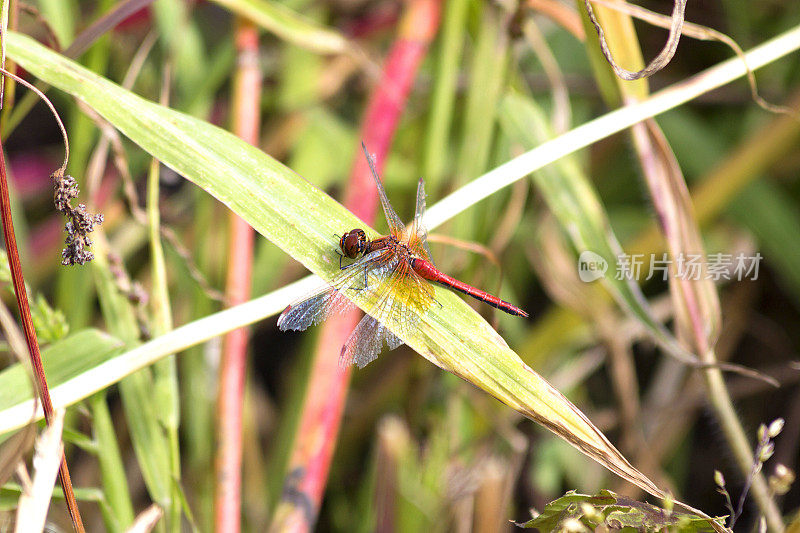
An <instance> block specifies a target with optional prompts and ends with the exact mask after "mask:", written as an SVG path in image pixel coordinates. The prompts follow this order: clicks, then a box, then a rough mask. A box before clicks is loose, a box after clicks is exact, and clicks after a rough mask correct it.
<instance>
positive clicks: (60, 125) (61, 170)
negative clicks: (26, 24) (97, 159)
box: [0, 67, 69, 176]
mask: <svg viewBox="0 0 800 533" xmlns="http://www.w3.org/2000/svg"><path fill="white" fill-rule="evenodd" d="M0 72H2V73H3V74H5V75H6V76H8V77H9V78H11V79H13V80H14V81H16V82H17V83H21V84H22V85H24V86H25V87H27V88H28V89H30V90H31V91H33V92H34V93H36V95H37V96H38V97H39V98H41V99H42V100H43V101H44V103H45V104H47V107H49V108H50V111H52V112H53V117H55V119H56V122H57V123H58V128H59V129H60V130H61V136H62V137H63V138H64V162H63V163H62V164H61V168H59V169H58V170H57V171H56V172H55V173H56V174H60V175H62V176H63V175H64V171H65V170H67V162H68V161H69V139H68V138H67V129H66V128H65V127H64V123H63V122H61V117H60V116H58V113H57V112H56V108H55V107H53V104H52V103H51V102H50V100H49V99H48V98H47V97H46V96H45V95H44V93H43V92H42V91H40V90H39V89H37V88H36V87H34V86H33V85H31V84H30V83H28V82H27V81H25V80H23V79H22V78H20V77H19V76H17V75H16V74H13V73H11V72H9V71H7V70H6V69H4V68H2V67H0Z"/></svg>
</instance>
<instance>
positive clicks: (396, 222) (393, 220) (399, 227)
mask: <svg viewBox="0 0 800 533" xmlns="http://www.w3.org/2000/svg"><path fill="white" fill-rule="evenodd" d="M361 148H363V150H364V155H365V156H366V157H367V164H368V165H369V170H370V172H372V178H373V179H374V180H375V187H377V188H378V198H380V199H381V205H382V206H383V213H384V214H385V215H386V223H387V224H388V225H389V231H390V232H391V234H392V235H394V236H395V237H398V238H399V237H400V236H401V235H403V232H404V231H405V226H404V225H403V221H402V220H400V217H398V216H397V213H395V212H394V209H392V205H391V204H390V203H389V199H388V198H387V197H386V190H385V189H384V188H383V184H382V183H381V178H380V177H379V176H378V171H377V170H375V157H373V155H372V154H370V153H369V152H367V147H366V145H365V144H364V142H363V141H362V142H361Z"/></svg>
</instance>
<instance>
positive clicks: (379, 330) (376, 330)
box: [339, 315, 403, 368]
mask: <svg viewBox="0 0 800 533" xmlns="http://www.w3.org/2000/svg"><path fill="white" fill-rule="evenodd" d="M384 342H386V344H387V345H388V346H389V349H390V350H394V349H395V348H397V347H398V346H401V345H402V344H403V341H402V340H400V338H399V337H398V336H397V335H395V334H394V333H392V332H391V331H390V330H389V328H387V327H386V326H384V325H383V324H381V323H380V322H378V321H377V320H376V319H375V318H373V317H371V316H370V315H364V318H362V319H361V321H360V322H359V323H358V326H356V329H354V330H353V332H352V333H351V334H350V336H349V337H348V338H347V341H346V342H345V343H344V346H342V352H341V355H340V356H339V366H341V367H343V368H344V367H348V366H350V365H351V364H355V365H358V368H364V367H365V366H367V365H368V364H369V363H371V362H372V361H374V360H375V359H377V357H378V355H379V354H380V353H381V350H382V349H383V343H384Z"/></svg>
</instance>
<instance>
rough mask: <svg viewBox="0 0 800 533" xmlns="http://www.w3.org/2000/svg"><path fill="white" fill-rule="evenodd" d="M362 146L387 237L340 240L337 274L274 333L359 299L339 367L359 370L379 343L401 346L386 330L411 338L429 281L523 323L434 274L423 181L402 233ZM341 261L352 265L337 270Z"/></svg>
mask: <svg viewBox="0 0 800 533" xmlns="http://www.w3.org/2000/svg"><path fill="white" fill-rule="evenodd" d="M361 146H362V148H363V149H364V155H366V157H367V162H368V163H369V168H370V170H371V171H372V177H373V178H374V179H375V186H376V187H377V188H378V196H379V197H380V200H381V205H383V211H384V213H385V214H386V221H387V222H388V224H389V235H387V236H385V237H379V238H377V239H369V238H368V237H367V234H366V233H365V232H364V230H363V229H360V228H356V229H353V230H350V231H348V232H347V233H345V234H344V235H342V237H341V239H340V240H339V249H340V251H339V252H337V253H338V254H339V268H340V270H341V273H340V274H339V275H338V276H336V278H334V279H333V281H331V282H330V284H329V285H328V286H326V287H323V288H321V289H318V290H317V291H315V292H313V293H311V294H309V295H307V296H306V297H304V298H303V299H301V300H299V301H298V302H296V303H294V304H292V305H290V306H289V307H287V308H286V309H285V310H284V311H283V313H281V316H280V317H279V318H278V327H279V328H280V329H281V330H283V331H286V330H304V329H306V328H307V327H308V326H310V325H311V324H318V323H320V322H322V321H323V320H325V319H326V318H327V317H328V316H330V315H332V314H335V313H343V312H346V311H349V310H350V309H352V308H353V305H354V304H353V303H352V302H351V300H350V298H358V300H359V302H362V303H364V304H365V307H366V309H365V311H366V315H365V316H364V318H362V319H361V322H359V323H358V326H356V328H355V329H354V330H353V332H352V333H351V334H350V337H348V339H347V341H346V342H345V343H344V346H342V351H341V355H340V364H341V365H342V366H348V365H350V364H351V363H355V364H357V365H358V366H359V368H362V367H364V366H365V365H366V364H367V363H370V362H371V361H373V360H374V359H375V358H376V357H378V354H379V353H380V352H381V350H382V348H383V343H384V341H385V342H386V344H387V345H388V346H389V349H390V350H393V349H395V348H397V347H398V346H400V345H402V344H403V341H402V340H400V338H399V337H397V336H396V335H395V334H394V333H392V332H391V331H389V329H388V328H387V327H386V325H385V324H386V323H389V324H394V325H396V327H399V328H400V334H403V333H404V332H411V331H412V329H413V328H414V327H415V326H416V324H417V322H418V321H419V317H420V316H421V315H422V314H424V313H425V311H426V310H427V309H428V308H429V307H430V306H431V305H432V304H433V303H434V302H435V301H436V299H435V297H434V290H433V286H432V285H431V284H430V283H429V281H433V282H436V283H439V284H441V285H444V286H445V287H448V288H450V289H454V290H457V291H460V292H463V293H464V294H468V295H470V296H472V297H473V298H476V299H478V300H480V301H482V302H486V303H487V304H489V305H491V306H493V307H496V308H497V309H500V310H501V311H505V312H506V313H508V314H511V315H516V316H521V317H527V316H528V313H526V312H525V311H523V310H522V309H520V308H519V307H517V306H515V305H512V304H510V303H508V302H506V301H503V300H501V299H500V298H498V297H497V296H493V295H491V294H489V293H488V292H485V291H482V290H480V289H476V288H475V287H472V286H471V285H467V284H466V283H464V282H463V281H459V280H457V279H455V278H453V277H451V276H448V275H447V274H445V273H444V272H442V271H440V270H439V269H438V268H436V266H435V265H434V264H433V261H432V260H431V258H430V251H429V249H428V243H427V236H428V234H427V230H426V229H425V226H423V223H422V218H423V216H424V215H425V188H424V184H423V180H422V178H420V180H419V183H418V185H417V207H416V213H415V215H414V221H413V222H412V223H411V224H410V226H409V227H408V228H406V227H405V226H404V225H403V223H402V221H401V220H400V217H398V216H397V213H395V212H394V210H393V209H392V206H391V205H390V204H389V200H388V198H387V197H386V191H385V190H384V189H383V185H382V184H381V180H380V178H379V177H378V173H377V171H376V170H375V159H374V158H373V156H372V155H370V154H369V152H367V148H366V146H364V143H362V144H361ZM345 258H346V259H352V260H354V261H353V262H352V263H349V264H346V265H342V260H343V259H345ZM347 295H350V298H348V296H347ZM437 303H438V302H437Z"/></svg>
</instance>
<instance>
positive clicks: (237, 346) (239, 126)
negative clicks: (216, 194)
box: [214, 20, 261, 533]
mask: <svg viewBox="0 0 800 533" xmlns="http://www.w3.org/2000/svg"><path fill="white" fill-rule="evenodd" d="M236 46H237V49H238V52H239V61H238V72H237V76H236V85H235V89H234V109H233V119H234V126H233V129H234V132H235V133H236V135H238V136H239V137H241V138H242V139H244V140H245V141H247V142H249V143H251V144H257V143H258V135H259V133H258V132H259V110H260V101H261V73H260V71H259V68H258V30H257V29H256V27H255V26H253V25H252V24H250V23H249V22H245V21H242V20H240V21H239V23H238V27H237V29H236ZM253 237H254V235H253V229H252V228H251V227H250V225H249V224H247V223H246V222H245V221H244V220H242V219H241V218H239V217H238V216H237V215H235V214H233V213H231V216H230V241H229V242H230V244H229V252H228V255H229V257H230V258H231V261H230V263H229V269H228V277H227V280H226V284H225V294H226V301H227V303H228V305H231V306H233V305H237V304H239V303H243V302H246V301H247V300H249V299H250V285H251V278H252V267H253ZM248 337H249V336H248V332H247V330H246V329H244V328H242V329H237V330H234V331H231V332H230V333H228V334H227V335H226V336H225V341H224V345H223V352H222V363H221V367H220V375H219V396H218V400H217V401H218V403H217V420H218V426H217V427H218V448H217V456H216V464H215V468H216V483H215V504H214V524H215V531H217V532H218V533H219V532H226V533H227V532H231V533H238V531H239V530H240V527H241V500H242V404H243V401H244V378H245V369H246V366H247V343H248V340H249V339H248Z"/></svg>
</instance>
